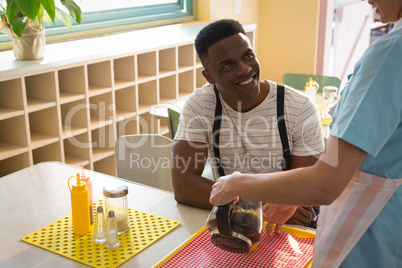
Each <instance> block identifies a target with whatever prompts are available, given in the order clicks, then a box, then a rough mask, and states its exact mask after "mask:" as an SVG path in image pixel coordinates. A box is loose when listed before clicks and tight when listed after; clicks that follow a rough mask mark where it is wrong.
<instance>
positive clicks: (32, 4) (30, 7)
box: [17, 0, 41, 20]
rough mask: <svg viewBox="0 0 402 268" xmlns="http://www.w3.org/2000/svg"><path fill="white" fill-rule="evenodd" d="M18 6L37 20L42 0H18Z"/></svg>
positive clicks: (32, 18)
mask: <svg viewBox="0 0 402 268" xmlns="http://www.w3.org/2000/svg"><path fill="white" fill-rule="evenodd" d="M17 4H18V7H19V8H20V9H21V10H22V12H24V14H25V15H26V16H27V17H28V18H30V19H31V20H35V18H36V16H37V15H38V11H39V7H40V4H41V0H17Z"/></svg>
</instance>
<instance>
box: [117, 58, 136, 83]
mask: <svg viewBox="0 0 402 268" xmlns="http://www.w3.org/2000/svg"><path fill="white" fill-rule="evenodd" d="M113 71H114V88H115V89H119V88H121V87H126V86H131V85H134V84H135V61H134V56H130V57H125V58H119V59H114V60H113Z"/></svg>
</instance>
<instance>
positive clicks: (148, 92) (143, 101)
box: [138, 81, 158, 113]
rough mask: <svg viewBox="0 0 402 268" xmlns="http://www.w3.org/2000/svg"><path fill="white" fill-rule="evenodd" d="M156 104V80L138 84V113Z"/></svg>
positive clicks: (144, 111) (146, 110)
mask: <svg viewBox="0 0 402 268" xmlns="http://www.w3.org/2000/svg"><path fill="white" fill-rule="evenodd" d="M157 104H158V92H157V86H156V81H151V82H147V83H144V84H139V85H138V113H146V112H148V111H149V110H150V109H151V106H152V105H157Z"/></svg>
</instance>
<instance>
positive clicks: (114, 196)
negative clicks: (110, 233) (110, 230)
mask: <svg viewBox="0 0 402 268" xmlns="http://www.w3.org/2000/svg"><path fill="white" fill-rule="evenodd" d="M127 194H128V188H127V186H126V185H118V186H113V187H105V188H103V195H104V196H105V207H106V211H110V210H113V212H114V214H115V216H116V222H117V231H118V233H119V234H121V233H124V232H127V231H128V230H129V229H130V223H129V220H128V205H127Z"/></svg>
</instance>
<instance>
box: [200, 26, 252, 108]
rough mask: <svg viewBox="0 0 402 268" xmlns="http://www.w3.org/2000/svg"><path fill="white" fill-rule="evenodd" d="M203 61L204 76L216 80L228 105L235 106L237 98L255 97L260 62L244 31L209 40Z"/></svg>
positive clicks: (243, 102)
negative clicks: (216, 40)
mask: <svg viewBox="0 0 402 268" xmlns="http://www.w3.org/2000/svg"><path fill="white" fill-rule="evenodd" d="M203 63H204V67H205V70H204V71H203V74H204V76H205V78H206V79H207V80H208V82H209V83H211V84H217V87H218V89H219V92H220V93H221V95H222V97H223V99H224V100H225V101H226V102H227V103H228V104H229V105H230V106H231V107H238V105H239V102H241V103H242V104H246V103H247V104H250V103H252V102H253V100H255V99H256V98H257V97H258V95H259V93H260V83H259V80H260V64H259V62H258V60H257V58H256V56H255V55H254V51H253V50H252V48H251V44H250V41H249V39H248V38H247V37H246V36H245V35H243V34H235V35H232V36H229V37H227V38H224V39H222V40H220V41H219V42H217V43H215V44H213V45H212V46H210V47H209V49H208V57H207V58H206V59H205V60H204V61H203Z"/></svg>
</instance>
